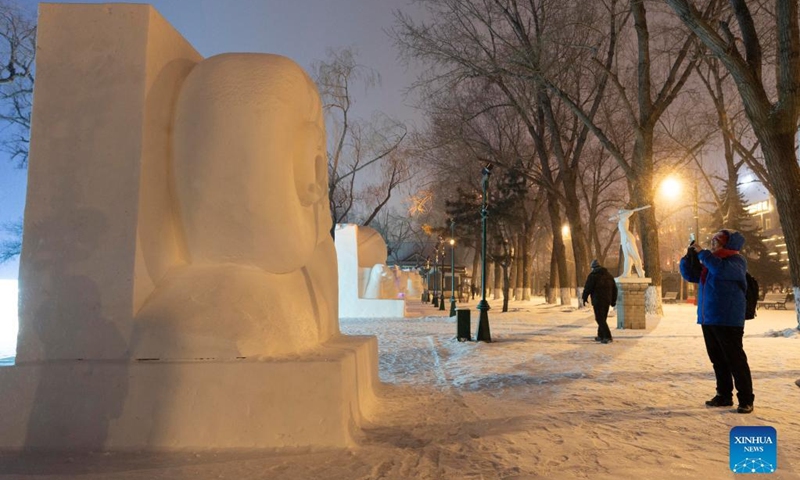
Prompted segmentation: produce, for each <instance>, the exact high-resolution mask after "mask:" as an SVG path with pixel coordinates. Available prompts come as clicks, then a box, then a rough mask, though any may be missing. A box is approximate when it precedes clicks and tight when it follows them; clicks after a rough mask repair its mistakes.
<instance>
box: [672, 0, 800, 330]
mask: <svg viewBox="0 0 800 480" xmlns="http://www.w3.org/2000/svg"><path fill="white" fill-rule="evenodd" d="M665 2H666V3H667V4H668V5H669V6H670V7H672V9H673V10H674V11H675V13H676V14H677V15H678V17H679V18H680V20H681V21H682V22H683V23H684V24H685V25H686V26H687V27H688V28H689V29H691V31H692V32H694V34H695V35H697V36H698V37H699V38H700V40H701V41H702V42H703V44H705V45H706V47H708V49H709V50H711V52H712V53H713V54H714V55H715V56H716V57H717V58H718V59H719V60H720V61H721V62H722V64H723V65H724V66H725V68H726V69H727V71H728V72H729V73H730V74H731V76H732V77H733V81H734V82H735V83H736V87H737V89H738V91H739V95H740V97H741V99H742V103H743V105H744V109H745V113H746V114H747V118H748V120H749V121H750V124H751V126H752V127H753V131H754V133H755V135H756V137H757V138H758V141H759V144H760V148H761V152H762V153H763V155H764V163H765V165H766V170H767V171H766V180H767V181H768V183H770V184H772V191H773V193H774V195H775V200H776V203H777V208H778V214H779V216H780V222H781V227H782V229H783V233H784V236H785V238H786V247H787V252H788V257H789V270H790V275H791V281H792V287H793V289H794V294H795V298H800V202H798V201H797V194H798V192H800V165H798V158H797V152H796V149H795V148H796V136H797V123H798V117H800V97H799V96H798V93H797V92H798V91H800V27H799V26H798V0H775V4H774V5H775V8H774V12H772V14H770V20H771V21H770V22H769V23H766V22H765V25H766V26H767V27H768V28H762V29H761V30H760V31H759V29H758V28H757V23H756V21H755V20H754V16H753V13H752V12H751V10H750V8H749V7H748V5H747V2H745V1H744V0H730V6H731V8H732V16H733V19H735V21H736V27H737V28H738V31H737V32H736V33H734V26H732V25H731V24H730V23H728V22H726V21H720V22H718V24H717V26H716V28H715V27H714V26H713V25H712V23H711V22H710V21H709V19H708V18H705V17H704V16H703V15H702V14H701V13H700V12H699V11H698V9H697V7H696V6H695V5H694V3H693V2H691V1H690V0H665ZM737 33H738V35H739V38H737V36H736V34H737ZM770 35H772V36H774V37H775V38H776V39H777V41H776V42H775V49H776V51H775V71H776V74H775V78H774V81H773V82H770V79H769V77H768V76H765V75H764V73H763V71H762V70H763V68H764V51H763V49H762V44H763V42H764V38H765V37H769V36H770ZM740 45H741V47H740ZM742 47H743V48H744V52H742V51H741V50H740V48H742ZM773 92H774V93H773ZM795 305H796V306H795V309H796V311H797V320H798V328H800V302H796V304H795Z"/></svg>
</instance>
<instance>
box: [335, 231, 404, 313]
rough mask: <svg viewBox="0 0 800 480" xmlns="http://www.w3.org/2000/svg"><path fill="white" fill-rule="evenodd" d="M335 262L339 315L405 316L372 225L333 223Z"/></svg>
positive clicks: (383, 247) (392, 275) (381, 239)
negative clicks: (337, 277) (337, 269)
mask: <svg viewBox="0 0 800 480" xmlns="http://www.w3.org/2000/svg"><path fill="white" fill-rule="evenodd" d="M336 256H337V259H338V263H339V316H340V317H342V318H394V317H403V316H405V300H402V299H398V296H399V295H398V294H399V291H400V289H398V288H397V286H396V282H397V281H399V279H397V278H395V275H394V272H393V271H392V270H391V269H389V268H387V267H386V265H385V263H386V243H385V242H384V241H383V238H382V237H381V235H380V234H379V233H378V232H377V231H375V230H374V229H372V228H369V227H363V226H358V225H352V224H341V225H337V226H336Z"/></svg>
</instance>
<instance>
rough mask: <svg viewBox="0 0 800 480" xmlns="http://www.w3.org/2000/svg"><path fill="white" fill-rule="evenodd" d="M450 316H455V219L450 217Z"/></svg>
mask: <svg viewBox="0 0 800 480" xmlns="http://www.w3.org/2000/svg"><path fill="white" fill-rule="evenodd" d="M450 316H451V317H455V316H456V221H455V219H453V218H451V219H450Z"/></svg>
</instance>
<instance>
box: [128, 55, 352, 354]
mask: <svg viewBox="0 0 800 480" xmlns="http://www.w3.org/2000/svg"><path fill="white" fill-rule="evenodd" d="M174 152H175V154H174V174H175V190H176V196H177V199H178V207H179V208H178V211H179V212H180V219H179V221H180V223H181V225H182V227H183V229H182V230H183V232H184V238H185V243H186V247H187V254H188V255H187V257H188V259H187V260H188V265H186V266H181V267H178V268H175V269H173V270H172V271H170V272H169V273H168V274H167V275H166V276H165V278H163V279H162V280H161V282H160V283H159V284H158V285H157V287H156V290H155V291H154V292H153V294H152V295H151V298H150V299H148V300H147V302H146V303H145V305H144V308H142V310H141V311H140V312H139V314H138V315H137V319H138V320H139V321H138V325H137V331H138V332H140V335H139V336H138V338H135V339H134V341H135V342H136V343H135V344H134V345H133V348H134V355H135V356H136V357H138V358H190V359H191V358H209V357H211V358H236V357H252V356H265V357H266V356H269V357H276V356H285V355H290V354H297V353H302V352H304V351H307V350H309V349H312V348H314V347H316V346H317V345H319V343H320V342H324V341H326V340H327V339H328V338H330V336H331V335H333V334H335V333H338V323H337V316H336V301H337V299H336V297H335V296H334V295H331V293H332V292H333V291H334V288H333V286H334V285H335V284H336V271H335V270H334V269H333V266H334V265H335V264H336V257H335V255H336V254H335V251H334V248H333V240H332V239H331V237H330V233H329V231H330V223H331V220H330V215H329V213H328V212H329V210H328V200H327V196H326V195H325V192H326V188H327V170H326V169H327V160H326V156H325V133H324V125H323V123H322V105H321V104H320V101H319V97H318V95H317V92H316V88H315V86H314V84H313V82H312V81H311V79H310V78H309V77H308V75H306V73H305V72H304V71H303V70H302V69H300V68H299V67H298V66H297V65H296V64H295V63H294V62H292V61H291V60H289V59H287V58H285V57H280V56H277V55H266V54H224V55H218V56H215V57H211V58H209V59H207V60H204V61H203V62H201V63H200V64H199V65H198V66H197V67H195V68H194V69H193V70H192V72H191V74H190V75H189V76H188V78H187V79H186V81H185V83H184V85H183V87H182V89H181V93H180V97H179V99H178V105H177V111H176V114H175V128H174ZM312 280H315V281H312ZM324 290H327V292H323V291H324ZM323 293H324V294H323ZM176 339H178V341H177V342H176Z"/></svg>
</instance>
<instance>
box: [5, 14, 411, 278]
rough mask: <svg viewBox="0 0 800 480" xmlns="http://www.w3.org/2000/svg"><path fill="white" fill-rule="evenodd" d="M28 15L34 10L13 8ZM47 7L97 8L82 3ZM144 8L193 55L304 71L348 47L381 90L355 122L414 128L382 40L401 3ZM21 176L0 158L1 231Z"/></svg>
mask: <svg viewBox="0 0 800 480" xmlns="http://www.w3.org/2000/svg"><path fill="white" fill-rule="evenodd" d="M17 2H18V3H19V4H20V5H22V6H23V7H25V8H28V9H30V10H31V11H33V10H35V8H36V5H37V4H38V2H35V1H32V0H17ZM53 3H104V2H101V1H92V0H81V1H65V2H53ZM117 3H150V4H151V5H153V6H154V7H155V8H156V10H158V11H159V12H160V13H161V15H163V16H164V18H166V19H167V21H168V22H170V23H171V24H172V26H173V27H175V29H176V30H177V31H178V32H180V33H181V34H182V35H183V36H184V37H185V38H186V39H187V40H188V41H189V42H190V43H191V44H192V45H193V46H194V47H195V48H196V49H197V51H198V52H200V54H202V55H204V56H206V57H208V56H211V55H215V54H218V53H227V52H263V53H277V54H281V55H285V56H287V57H290V58H292V59H293V60H295V61H296V62H298V63H299V64H300V65H301V66H303V67H304V68H306V69H307V70H308V69H310V66H311V64H312V63H313V62H314V61H316V60H323V59H324V58H325V52H326V49H328V48H341V47H348V46H352V47H355V48H356V49H357V50H358V52H359V57H358V58H359V61H360V63H362V64H364V65H366V66H368V67H371V68H373V69H375V70H377V71H378V72H379V73H380V75H381V76H382V80H383V81H382V85H381V86H379V87H376V88H374V89H372V90H371V91H369V92H367V93H365V92H364V91H363V90H360V91H356V92H355V95H357V100H358V101H359V103H358V104H357V106H356V114H357V115H359V116H361V117H365V118H366V117H369V114H370V113H371V112H372V111H374V110H380V111H383V112H384V113H387V114H389V115H392V116H394V117H396V118H398V119H400V120H405V121H410V122H413V123H418V122H419V121H420V120H419V116H418V115H417V114H416V113H415V111H414V110H413V109H412V108H410V107H409V106H407V105H406V103H411V102H410V101H406V100H405V99H404V97H403V94H402V90H403V89H404V88H405V87H407V86H408V85H409V84H410V83H411V82H412V81H413V79H414V74H413V73H411V72H407V71H406V69H405V68H404V67H403V66H401V65H400V63H399V62H398V60H397V54H396V51H395V49H394V48H393V45H392V41H391V39H390V38H389V36H388V35H387V34H386V33H385V31H386V30H388V29H389V28H391V26H392V23H393V16H392V12H393V11H395V10H398V9H402V10H404V11H413V10H412V9H411V7H410V6H408V0H294V1H286V0H152V1H150V2H141V1H140V2H117ZM25 178H26V173H25V171H24V170H17V169H15V168H14V164H13V163H12V162H10V161H8V160H7V159H5V158H0V224H4V223H7V222H10V221H14V220H16V219H18V218H20V217H21V216H22V213H23V209H24V204H25ZM17 271H18V263H17V262H10V263H7V264H3V265H0V278H16V277H17Z"/></svg>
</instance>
